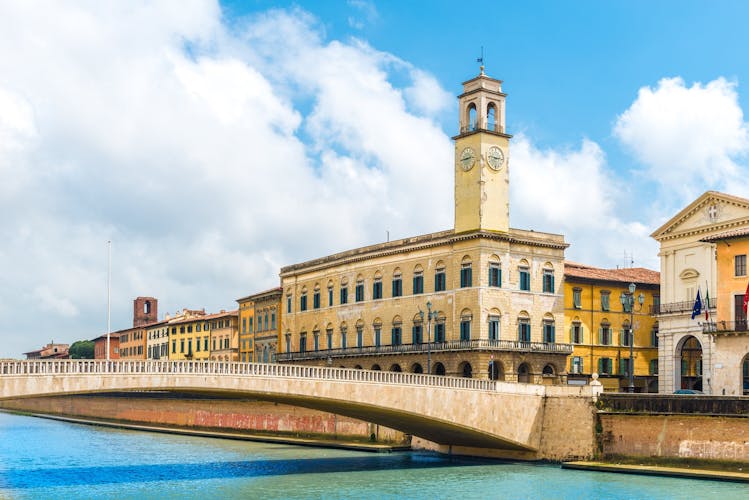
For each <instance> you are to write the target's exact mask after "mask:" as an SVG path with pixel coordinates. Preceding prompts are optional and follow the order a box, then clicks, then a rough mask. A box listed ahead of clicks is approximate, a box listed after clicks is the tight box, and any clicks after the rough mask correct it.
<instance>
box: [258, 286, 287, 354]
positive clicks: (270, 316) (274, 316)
mask: <svg viewBox="0 0 749 500" xmlns="http://www.w3.org/2000/svg"><path fill="white" fill-rule="evenodd" d="M281 296H282V289H281V288H280V287H277V288H272V289H270V290H266V291H265V292H261V293H258V294H255V295H253V301H254V304H255V334H254V340H255V358H254V360H253V361H255V362H256V363H275V362H276V354H277V353H278V346H279V344H280V342H281Z"/></svg>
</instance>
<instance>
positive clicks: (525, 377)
mask: <svg viewBox="0 0 749 500" xmlns="http://www.w3.org/2000/svg"><path fill="white" fill-rule="evenodd" d="M530 381H531V367H530V366H528V363H523V364H521V365H520V366H519V367H518V382H520V383H521V384H528V383H530Z"/></svg>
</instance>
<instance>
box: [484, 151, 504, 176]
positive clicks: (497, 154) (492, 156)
mask: <svg viewBox="0 0 749 500" xmlns="http://www.w3.org/2000/svg"><path fill="white" fill-rule="evenodd" d="M486 161H488V162H489V166H490V167H491V168H493V169H494V170H499V169H500V168H502V165H503V164H504V162H505V154H504V153H503V152H502V149H501V148H499V147H497V146H492V147H490V148H489V151H487V153H486Z"/></svg>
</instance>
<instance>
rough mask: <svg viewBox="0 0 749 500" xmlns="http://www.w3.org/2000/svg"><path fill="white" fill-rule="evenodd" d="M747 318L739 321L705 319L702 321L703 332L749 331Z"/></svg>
mask: <svg viewBox="0 0 749 500" xmlns="http://www.w3.org/2000/svg"><path fill="white" fill-rule="evenodd" d="M748 330H749V328H748V326H747V320H745V319H744V320H739V321H706V322H705V323H702V331H703V332H704V333H731V332H736V333H749V331H748Z"/></svg>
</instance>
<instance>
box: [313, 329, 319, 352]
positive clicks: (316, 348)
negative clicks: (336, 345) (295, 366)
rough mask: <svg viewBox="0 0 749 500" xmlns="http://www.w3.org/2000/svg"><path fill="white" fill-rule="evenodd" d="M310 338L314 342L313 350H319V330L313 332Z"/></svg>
mask: <svg viewBox="0 0 749 500" xmlns="http://www.w3.org/2000/svg"><path fill="white" fill-rule="evenodd" d="M312 338H313V339H314V342H315V352H317V351H319V350H320V332H313V333H312Z"/></svg>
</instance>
